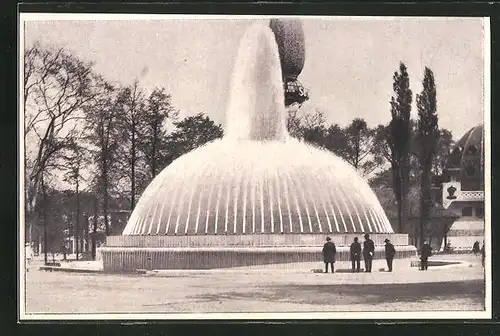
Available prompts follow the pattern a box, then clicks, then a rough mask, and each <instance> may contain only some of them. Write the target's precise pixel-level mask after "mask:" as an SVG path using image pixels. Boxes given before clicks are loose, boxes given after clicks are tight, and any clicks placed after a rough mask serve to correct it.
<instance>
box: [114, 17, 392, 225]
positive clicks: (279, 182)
mask: <svg viewBox="0 0 500 336" xmlns="http://www.w3.org/2000/svg"><path fill="white" fill-rule="evenodd" d="M281 66H282V65H281V63H280V56H279V50H278V45H277V43H276V40H275V35H274V34H273V32H272V30H271V29H270V28H269V27H267V26H263V25H259V24H257V25H254V26H253V27H251V28H250V29H248V31H247V32H246V34H245V36H244V37H243V38H242V40H241V44H240V49H239V54H238V56H237V58H236V64H235V68H234V71H233V78H232V85H231V96H230V101H229V104H228V110H227V119H228V120H227V134H226V135H225V136H224V138H223V139H222V140H218V141H215V142H212V143H209V144H207V145H205V146H203V147H201V148H198V149H196V150H194V151H192V152H190V153H188V154H186V155H184V156H182V157H180V158H179V159H177V160H176V161H175V162H173V163H172V164H171V165H169V166H168V167H166V168H165V169H164V170H163V171H162V172H161V173H160V174H159V175H158V176H157V177H156V178H155V179H154V180H153V181H152V182H151V184H150V185H149V186H148V188H147V189H146V190H145V192H144V193H143V195H142V196H141V198H140V200H139V202H138V203H137V206H136V208H135V209H134V211H133V213H132V215H131V217H130V219H129V222H128V224H127V226H126V227H125V230H124V231H123V235H180V234H187V235H203V234H210V235H213V234H257V233H266V234H272V233H277V234H279V233H358V232H359V233H362V232H374V233H392V232H393V231H392V227H391V225H390V223H389V221H388V219H387V217H386V215H385V213H384V210H383V209H382V207H381V206H380V203H379V201H378V199H377V197H376V196H375V194H374V193H373V191H372V190H371V189H370V187H369V186H368V184H367V182H366V181H365V180H363V179H362V178H361V177H360V176H359V175H358V174H357V172H356V171H355V170H354V168H353V167H351V166H350V165H348V164H347V163H346V162H344V161H343V160H342V159H340V158H339V157H337V156H335V155H334V154H332V153H331V152H327V151H323V150H320V149H317V148H315V147H312V146H310V145H307V144H305V143H302V142H299V141H297V140H295V139H293V138H291V137H290V136H289V135H288V133H287V130H286V116H287V112H286V110H285V99H284V88H283V84H282V83H283V80H282V70H281Z"/></svg>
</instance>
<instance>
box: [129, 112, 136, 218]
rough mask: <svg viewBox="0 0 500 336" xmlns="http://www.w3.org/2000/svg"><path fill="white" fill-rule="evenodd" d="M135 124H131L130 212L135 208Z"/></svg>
mask: <svg viewBox="0 0 500 336" xmlns="http://www.w3.org/2000/svg"><path fill="white" fill-rule="evenodd" d="M135 150H136V148H135V123H134V122H132V141H131V148H130V152H131V153H130V154H131V160H130V179H131V185H130V210H134V207H135V164H136V162H135V161H136V153H135Z"/></svg>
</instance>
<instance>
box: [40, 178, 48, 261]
mask: <svg viewBox="0 0 500 336" xmlns="http://www.w3.org/2000/svg"><path fill="white" fill-rule="evenodd" d="M41 182H42V183H41V185H42V194H43V206H42V220H43V261H44V263H45V265H46V264H47V263H48V256H47V249H48V242H47V240H48V238H47V237H48V234H47V192H46V190H45V182H44V179H43V176H42V179H41Z"/></svg>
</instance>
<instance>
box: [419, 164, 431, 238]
mask: <svg viewBox="0 0 500 336" xmlns="http://www.w3.org/2000/svg"><path fill="white" fill-rule="evenodd" d="M421 176H422V178H421V180H420V241H422V242H423V241H424V238H425V237H424V234H425V229H426V227H427V223H428V221H429V210H430V204H429V201H430V176H429V173H428V170H425V169H424V170H423V171H422V174H421Z"/></svg>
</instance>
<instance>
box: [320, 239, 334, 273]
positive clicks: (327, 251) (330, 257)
mask: <svg viewBox="0 0 500 336" xmlns="http://www.w3.org/2000/svg"><path fill="white" fill-rule="evenodd" d="M331 240H332V239H331V238H330V237H326V243H325V245H324V246H323V261H324V262H325V273H328V264H330V266H331V269H332V273H334V271H335V269H334V267H333V265H334V264H335V254H336V253H337V248H336V247H335V244H334V243H332V242H331Z"/></svg>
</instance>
